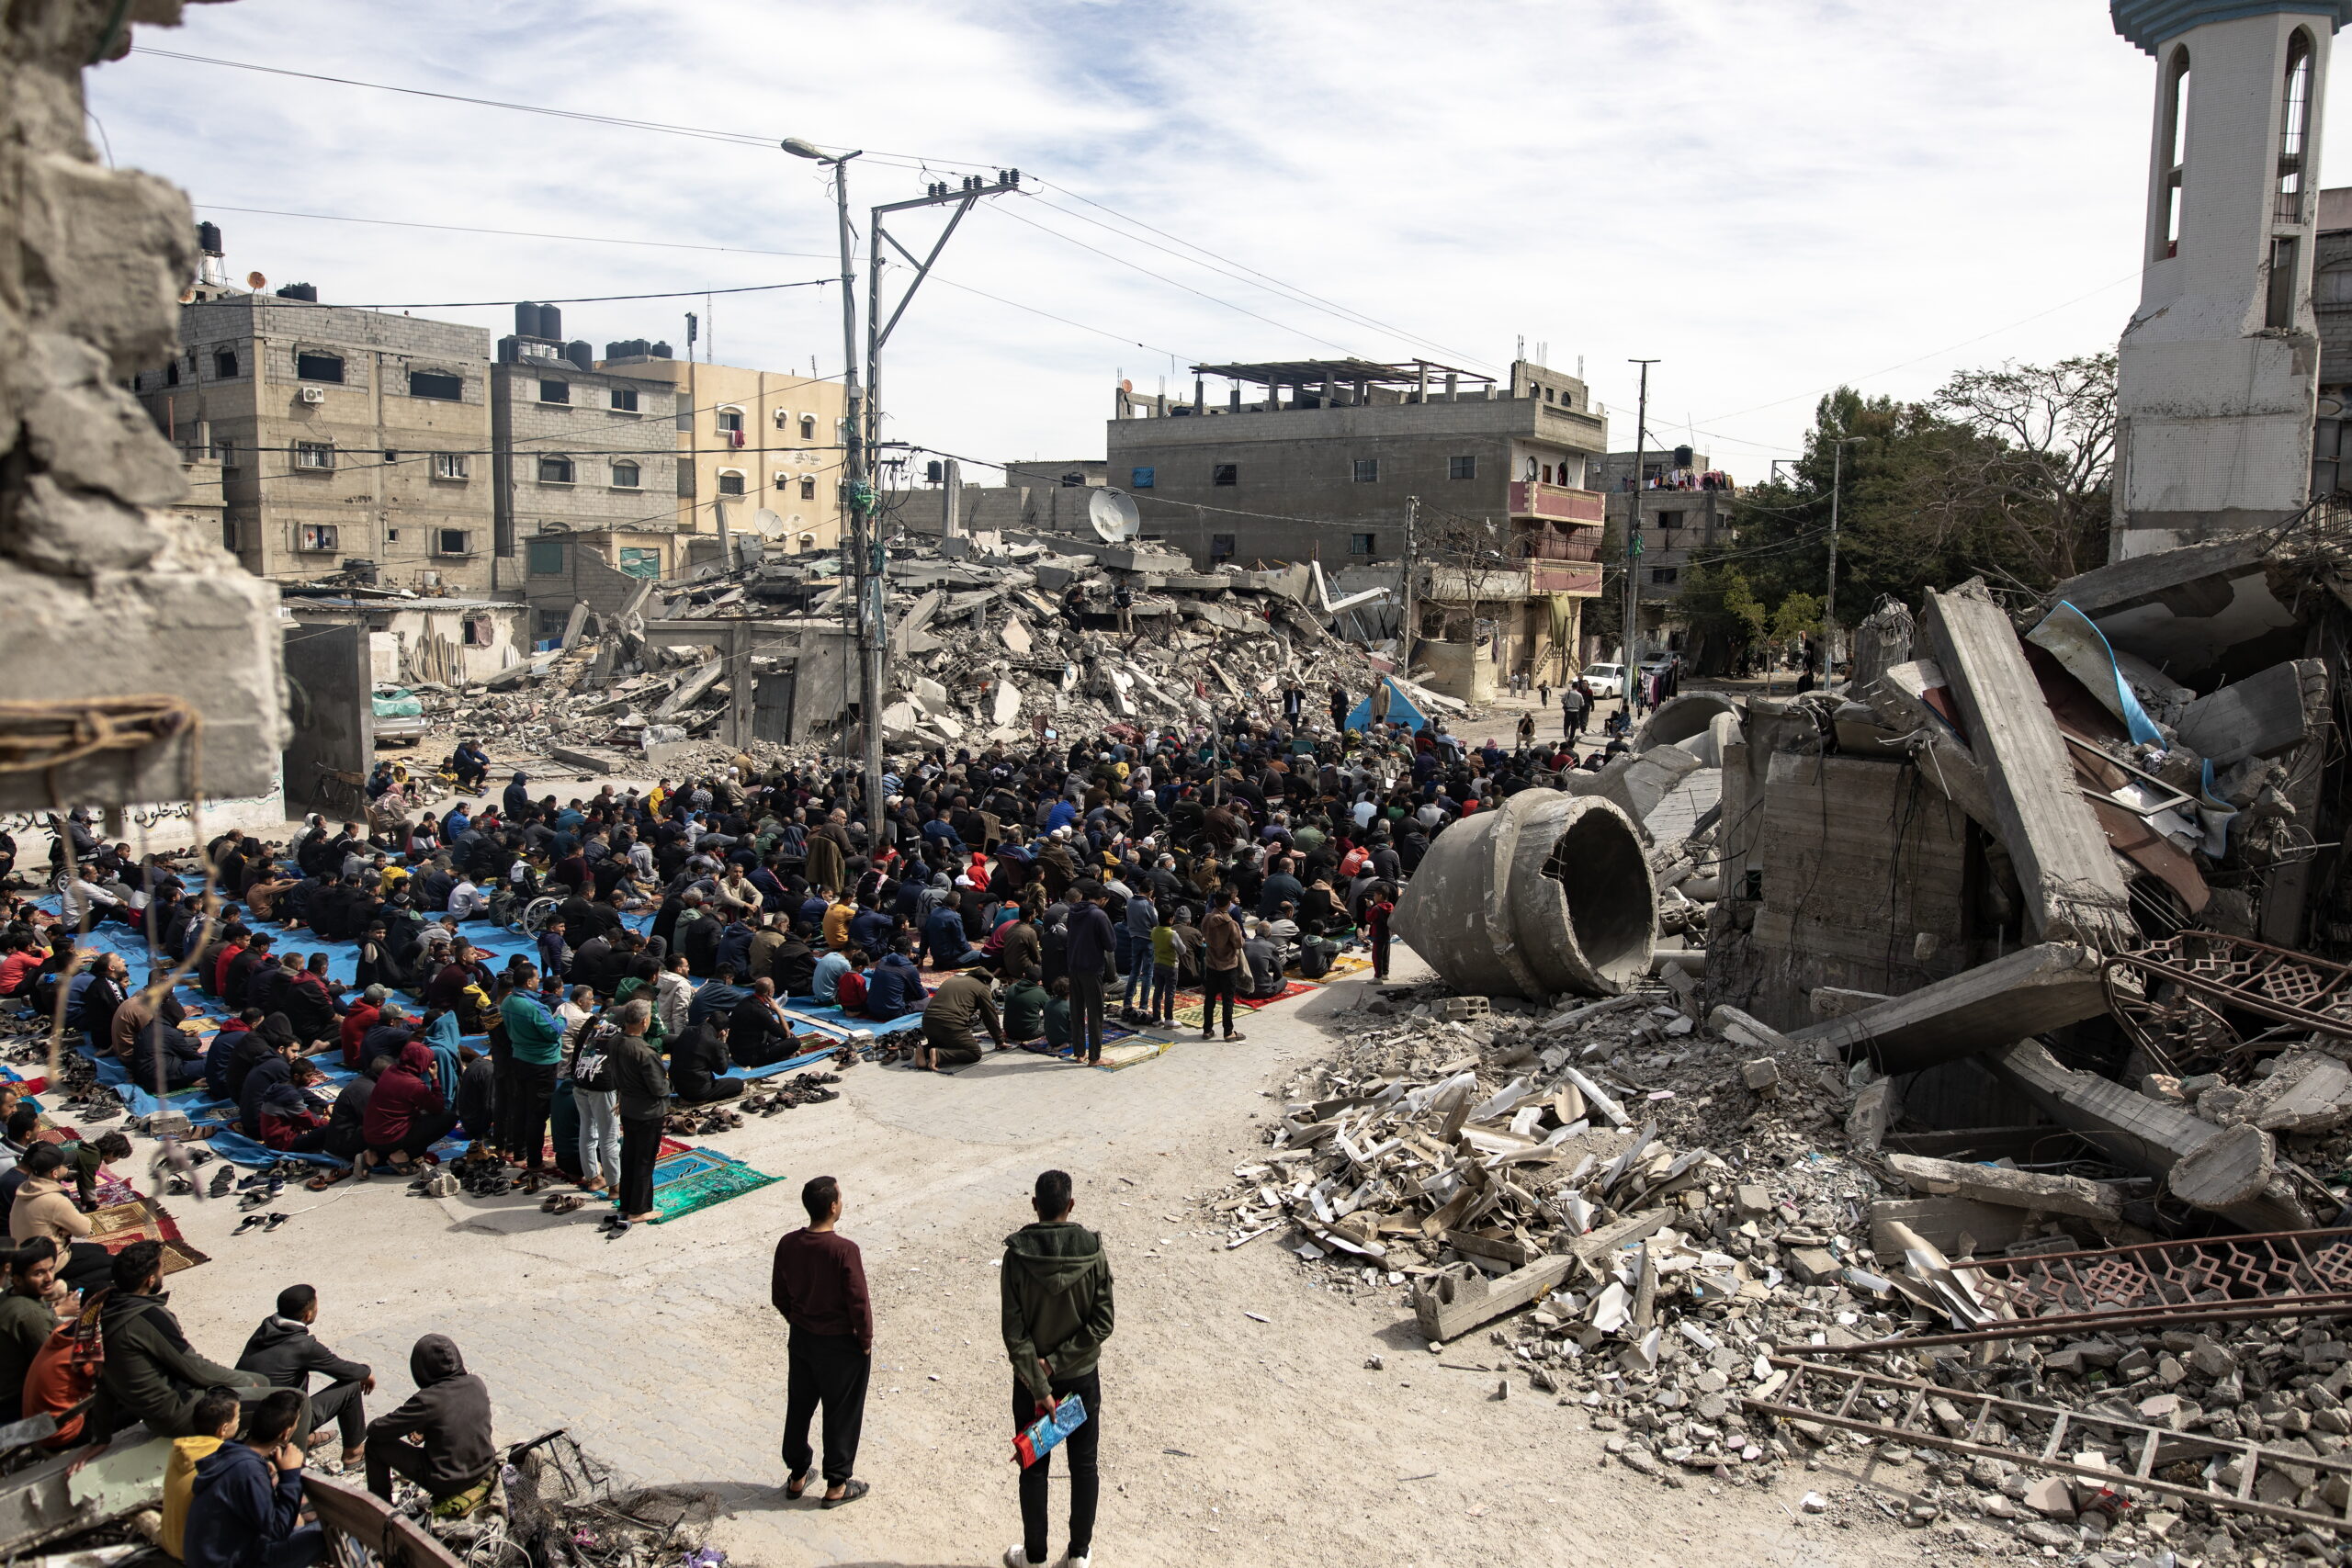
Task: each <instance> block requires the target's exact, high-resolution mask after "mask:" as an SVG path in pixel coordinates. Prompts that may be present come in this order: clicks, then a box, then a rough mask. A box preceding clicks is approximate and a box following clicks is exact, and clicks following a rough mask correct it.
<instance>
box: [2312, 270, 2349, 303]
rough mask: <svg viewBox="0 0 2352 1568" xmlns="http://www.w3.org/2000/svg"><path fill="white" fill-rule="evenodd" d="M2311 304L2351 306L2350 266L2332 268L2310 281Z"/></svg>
mask: <svg viewBox="0 0 2352 1568" xmlns="http://www.w3.org/2000/svg"><path fill="white" fill-rule="evenodd" d="M2312 304H2314V305H2352V266H2345V265H2337V266H2332V267H2330V268H2328V269H2327V270H2326V271H2325V272H2323V273H2321V274H2320V275H2319V276H2317V277H2315V278H2313V279H2312Z"/></svg>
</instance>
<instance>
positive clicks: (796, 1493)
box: [784, 1470, 874, 1508]
mask: <svg viewBox="0 0 2352 1568" xmlns="http://www.w3.org/2000/svg"><path fill="white" fill-rule="evenodd" d="M808 1490H809V1472H808V1471H805V1470H804V1471H800V1472H797V1473H796V1474H794V1475H792V1476H790V1477H789V1478H787V1479H786V1482H785V1483H784V1495H786V1497H790V1498H793V1499H796V1500H797V1499H798V1498H799V1497H800V1496H801V1495H803V1494H804V1493H806V1492H807V1491H808ZM873 1490H874V1487H873V1485H872V1483H868V1482H864V1481H854V1480H853V1481H851V1482H850V1483H848V1484H846V1485H844V1486H843V1487H842V1495H840V1496H838V1497H828V1496H826V1495H824V1494H823V1493H822V1492H820V1493H819V1494H818V1495H817V1506H819V1507H820V1508H839V1507H842V1506H845V1505H847V1504H851V1503H854V1502H856V1501H857V1500H858V1499H859V1498H860V1497H863V1496H865V1495H866V1494H867V1493H869V1492H871V1491H873Z"/></svg>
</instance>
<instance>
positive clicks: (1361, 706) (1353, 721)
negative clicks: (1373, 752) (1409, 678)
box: [1347, 675, 1430, 730]
mask: <svg viewBox="0 0 2352 1568" xmlns="http://www.w3.org/2000/svg"><path fill="white" fill-rule="evenodd" d="M1380 684H1381V685H1383V686H1385V687H1387V688H1388V722H1389V723H1391V724H1401V725H1404V726H1405V727H1406V728H1409V729H1419V728H1420V727H1421V726H1422V725H1424V724H1427V723H1428V722H1429V717H1430V716H1429V715H1427V714H1425V713H1423V712H1422V711H1421V710H1420V709H1419V708H1417V707H1415V706H1414V705H1413V699H1412V698H1410V697H1408V696H1407V695H1406V694H1405V691H1404V688H1403V687H1401V686H1399V685H1397V682H1394V681H1392V680H1390V679H1389V678H1388V677H1387V676H1385V675H1383V676H1382V677H1381V678H1380ZM1374 689H1375V690H1377V688H1374ZM1347 728H1350V729H1354V730H1365V729H1370V728H1372V694H1371V693H1370V692H1367V693H1365V694H1363V697H1362V698H1360V699H1359V700H1358V701H1357V703H1356V705H1355V707H1354V709H1353V710H1352V711H1351V712H1350V713H1349V715H1348V724H1347Z"/></svg>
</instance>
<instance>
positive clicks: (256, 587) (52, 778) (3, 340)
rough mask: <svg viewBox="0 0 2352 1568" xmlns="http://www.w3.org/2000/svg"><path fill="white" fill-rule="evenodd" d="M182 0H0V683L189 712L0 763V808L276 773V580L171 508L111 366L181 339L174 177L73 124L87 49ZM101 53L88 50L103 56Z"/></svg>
mask: <svg viewBox="0 0 2352 1568" xmlns="http://www.w3.org/2000/svg"><path fill="white" fill-rule="evenodd" d="M180 12H181V6H180V5H179V3H178V0H131V3H130V5H128V6H124V5H121V4H118V3H116V0H40V3H36V4H28V5H16V6H6V7H0V233H6V234H7V235H8V236H9V237H10V243H7V244H6V245H0V451H5V452H6V454H7V460H6V461H5V462H0V606H5V608H0V670H6V671H9V672H10V673H11V674H12V676H14V677H15V684H14V689H12V690H11V692H10V693H9V695H10V696H11V697H12V698H15V699H17V700H29V701H46V702H52V703H56V704H58V705H60V712H61V714H70V713H71V712H72V711H73V704H74V700H75V699H79V698H95V697H101V696H141V695H162V696H172V697H176V698H179V699H182V700H184V701H185V702H187V704H189V705H192V707H193V708H194V709H195V711H196V713H197V714H198V716H200V720H201V722H200V724H199V725H198V727H197V728H195V729H194V730H192V731H190V732H187V733H184V734H182V735H180V736H178V737H176V738H173V739H164V740H158V741H155V742H153V743H150V744H147V745H143V746H141V747H138V748H136V749H132V750H105V751H100V752H97V753H96V754H94V755H92V756H90V757H88V758H86V759H85V760H83V761H75V762H71V763H67V764H64V765H62V766H61V767H59V768H57V769H55V770H54V771H53V773H51V774H50V775H48V776H44V774H43V773H40V772H26V773H0V810H9V811H14V810H24V809H33V808H40V807H48V806H50V805H51V803H52V800H53V799H56V798H62V799H63V800H64V801H66V802H68V803H78V804H85V805H92V806H101V805H118V804H131V803H136V802H141V801H155V800H173V799H180V798H185V797H186V796H187V795H188V794H189V785H190V783H191V778H192V774H193V773H195V772H196V771H197V770H198V768H200V771H201V775H202V777H201V784H202V787H203V791H204V793H205V794H207V795H263V794H266V793H267V792H268V791H269V790H270V789H271V788H273V787H274V785H275V784H276V774H277V754H278V750H279V748H280V746H281V745H282V743H283V740H284V737H285V734H286V720H285V707H284V701H283V697H282V694H281V675H280V669H279V660H278V652H277V637H278V633H277V620H276V609H277V590H276V589H275V588H274V587H273V586H271V585H270V584H269V583H266V582H264V581H260V580H258V579H256V578H254V577H252V576H250V575H249V574H247V573H246V572H244V571H243V570H241V569H240V568H239V567H238V565H237V563H236V562H235V560H234V559H233V558H231V557H230V556H229V555H228V554H227V553H226V552H225V551H223V550H222V549H221V548H220V542H219V539H218V538H217V536H216V537H213V538H205V537H203V536H201V533H200V529H199V526H198V525H196V524H194V523H191V522H190V521H188V520H187V519H186V518H185V517H179V516H175V514H174V513H172V512H171V511H170V510H168V509H169V508H171V507H173V506H175V504H177V503H178V502H180V501H181V500H182V499H183V498H184V497H185V495H186V493H187V491H186V484H185V481H184V479H183V478H182V475H181V472H180V464H179V454H178V453H177V452H175V450H174V449H173V447H172V446H171V444H170V443H169V442H167V441H166V440H165V439H164V435H163V434H162V432H160V431H158V430H157V429H156V428H155V425H154V423H153V420H152V419H150V417H149V416H148V414H147V413H146V412H145V411H144V410H143V409H141V406H140V404H139V402H138V400H136V399H135V398H134V397H133V396H132V395H131V394H130V392H129V391H127V390H126V389H124V388H123V386H122V383H123V382H124V381H126V380H128V379H129V378H131V377H133V376H136V375H137V374H139V373H140V372H141V371H142V370H150V369H153V368H154V367H158V366H161V365H164V364H167V363H169V362H170V361H171V359H172V358H173V356H174V355H175V354H176V353H177V352H178V351H179V334H178V320H177V317H178V309H179V307H178V299H179V294H180V291H181V289H182V288H185V287H187V280H188V279H189V278H190V277H191V276H194V273H195V269H196V260H197V257H196V235H195V217H194V214H193V213H192V212H191V211H190V210H189V208H188V202H187V196H186V195H185V194H184V193H182V192H181V191H180V190H178V189H177V188H176V187H175V186H171V185H169V184H167V183H165V182H164V181H162V180H159V179H156V178H155V177H153V175H145V174H141V173H140V172H138V171H136V170H127V169H126V170H111V169H108V168H107V167H106V166H105V164H102V163H101V162H100V161H99V159H98V158H97V156H96V152H95V151H94V150H93V149H92V148H91V146H90V144H89V142H88V141H87V140H86V139H85V134H84V126H85V118H84V112H83V102H82V71H83V68H84V62H85V61H88V60H91V59H93V58H99V59H105V60H113V59H119V58H120V57H121V56H122V54H123V53H124V52H126V51H128V49H129V48H130V24H132V23H140V24H149V23H161V24H171V23H175V22H176V21H178V19H179V17H180ZM103 68H104V67H103V66H101V67H99V69H103Z"/></svg>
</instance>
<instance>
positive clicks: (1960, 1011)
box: [1789, 942, 2107, 1073]
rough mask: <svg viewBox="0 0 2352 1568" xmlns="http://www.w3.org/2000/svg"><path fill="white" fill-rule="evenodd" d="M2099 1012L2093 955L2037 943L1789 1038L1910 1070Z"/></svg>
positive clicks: (1885, 1067) (2100, 993)
mask: <svg viewBox="0 0 2352 1568" xmlns="http://www.w3.org/2000/svg"><path fill="white" fill-rule="evenodd" d="M1819 994H1820V993H1819V992H1818V991H1816V992H1815V996H1816V997H1817V996H1818V995H1819ZM2106 1010H2107V988H2106V987H2105V986H2103V985H2101V984H2100V982H2099V977H2098V955H2097V954H2096V953H2092V952H2090V951H2089V950H2088V949H2086V948H2083V947H2079V946H2076V945H2075V943H2073V942H2042V943H2041V944H2039V945H2037V946H2033V947H2023V948H2019V949H2018V951H2017V952H2015V953H2004V954H2003V955H2002V956H2000V957H1998V958H1996V959H1994V960H1993V961H1992V962H1990V963H1989V964H1978V965H1976V966H1975V967H1974V968H1973V969H1963V970H1962V971H1961V972H1960V973H1959V974H1957V975H1954V976H1951V977H1950V978H1948V979H1943V980H1938V981H1935V982H1934V983H1932V984H1930V985H1926V986H1922V987H1919V988H1918V989H1917V990H1916V991H1911V992H1907V993H1905V995H1903V996H1899V997H1895V998H1891V999H1890V1000H1887V1001H1883V1002H1880V1003H1879V1004H1878V1005H1877V1006H1875V1007H1866V1008H1862V1009H1860V1010H1855V1011H1852V1012H1848V1013H1845V1014H1842V1015H1841V1016H1838V1017H1835V1018H1826V1019H1824V1020H1823V1021H1821V1022H1819V1023H1815V1024H1808V1025H1806V1026H1805V1027H1804V1028H1803V1029H1800V1030H1797V1031H1795V1032H1793V1033H1792V1034H1791V1035H1790V1037H1789V1038H1790V1039H1791V1040H1792V1041H1794V1042H1795V1043H1797V1044H1799V1045H1804V1046H1810V1045H1813V1044H1815V1043H1824V1044H1827V1045H1830V1046H1834V1047H1835V1048H1836V1049H1838V1051H1840V1052H1843V1053H1844V1054H1845V1055H1846V1056H1847V1057H1849V1059H1851V1058H1856V1057H1868V1058H1869V1060H1870V1062H1871V1066H1875V1067H1877V1068H1878V1069H1879V1071H1881V1072H1883V1073H1916V1072H1918V1071H1920V1070H1921V1069H1923V1068H1926V1067H1932V1066H1935V1065H1936V1064H1937V1063H1939V1062H1951V1061H1957V1060H1959V1059H1960V1058H1961V1057H1962V1056H1973V1055H1975V1054H1976V1053H1978V1052H1980V1051H1983V1050H1985V1048H1986V1047H1987V1046H1991V1045H2001V1044H2007V1043H2008V1042H2010V1041H2012V1040H2022V1039H2024V1038H2025V1037H2026V1036H2028V1035H2030V1034H2040V1033H2041V1032H2043V1031H2045V1030H2051V1029H2059V1028H2063V1027H2064V1026H2065V1025H2066V1024H2069V1023H2079V1022H2081V1021H2083V1020H2084V1019H2086V1018H2096V1017H2098V1015H2099V1014H2100V1013H2103V1012H2105V1011H2106Z"/></svg>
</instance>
